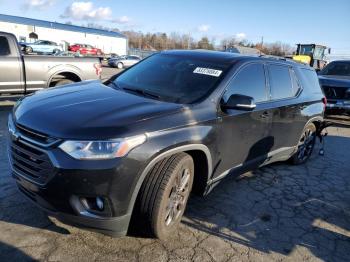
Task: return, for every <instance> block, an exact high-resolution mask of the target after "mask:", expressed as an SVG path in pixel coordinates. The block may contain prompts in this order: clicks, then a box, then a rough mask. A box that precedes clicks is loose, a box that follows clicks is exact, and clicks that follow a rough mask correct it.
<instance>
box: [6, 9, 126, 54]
mask: <svg viewBox="0 0 350 262" xmlns="http://www.w3.org/2000/svg"><path fill="white" fill-rule="evenodd" d="M0 31H4V32H9V33H13V34H14V35H15V36H16V37H17V39H18V41H19V42H34V41H36V40H38V39H39V40H49V41H53V42H56V43H57V44H59V45H62V47H63V48H65V49H67V48H68V45H72V44H75V43H78V44H89V45H92V46H94V47H97V48H100V49H101V50H102V51H103V52H104V53H105V54H112V53H113V54H117V55H126V54H127V51H128V39H127V37H126V36H125V35H123V34H121V33H118V32H112V31H106V30H101V29H94V28H87V27H82V26H75V25H68V24H61V23H56V22H49V21H43V20H37V19H31V18H25V17H19V16H11V15H3V14H0Z"/></svg>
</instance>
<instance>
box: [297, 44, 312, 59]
mask: <svg viewBox="0 0 350 262" xmlns="http://www.w3.org/2000/svg"><path fill="white" fill-rule="evenodd" d="M313 52H314V48H313V47H312V45H300V49H299V54H300V55H311V56H312V54H313Z"/></svg>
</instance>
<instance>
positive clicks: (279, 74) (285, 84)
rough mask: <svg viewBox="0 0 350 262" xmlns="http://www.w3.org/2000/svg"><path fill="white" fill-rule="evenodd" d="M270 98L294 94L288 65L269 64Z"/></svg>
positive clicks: (280, 97)
mask: <svg viewBox="0 0 350 262" xmlns="http://www.w3.org/2000/svg"><path fill="white" fill-rule="evenodd" d="M268 68H269V79H270V88H271V98H272V99H273V100H276V99H283V98H288V97H292V96H294V93H293V85H292V82H291V77H290V73H289V67H287V66H282V65H269V66H268Z"/></svg>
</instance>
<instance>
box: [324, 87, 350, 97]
mask: <svg viewBox="0 0 350 262" xmlns="http://www.w3.org/2000/svg"><path fill="white" fill-rule="evenodd" d="M322 88H323V91H324V94H325V95H326V97H327V98H328V99H350V92H349V91H348V88H346V87H334V86H322Z"/></svg>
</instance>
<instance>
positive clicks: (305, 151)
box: [291, 123, 316, 165]
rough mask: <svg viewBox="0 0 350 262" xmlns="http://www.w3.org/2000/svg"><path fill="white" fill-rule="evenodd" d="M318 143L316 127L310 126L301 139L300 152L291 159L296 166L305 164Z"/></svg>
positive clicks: (305, 129)
mask: <svg viewBox="0 0 350 262" xmlns="http://www.w3.org/2000/svg"><path fill="white" fill-rule="evenodd" d="M315 142H316V126H315V125H314V124H312V123H310V124H308V125H307V126H306V127H305V128H304V130H303V133H302V135H301V137H300V140H299V143H298V151H297V152H296V153H295V154H294V155H293V156H292V157H291V162H292V164H294V165H300V164H303V163H305V162H306V161H307V160H308V159H309V158H310V156H311V154H312V152H313V149H314V146H315Z"/></svg>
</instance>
